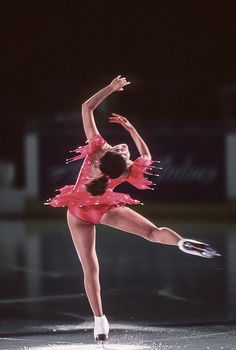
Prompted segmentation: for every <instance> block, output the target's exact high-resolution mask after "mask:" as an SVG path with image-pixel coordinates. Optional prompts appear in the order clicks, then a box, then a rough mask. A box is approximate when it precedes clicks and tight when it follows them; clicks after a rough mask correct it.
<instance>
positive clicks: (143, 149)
mask: <svg viewBox="0 0 236 350" xmlns="http://www.w3.org/2000/svg"><path fill="white" fill-rule="evenodd" d="M110 123H116V124H120V125H121V126H123V128H124V129H126V130H127V131H128V132H129V133H130V136H131V137H132V139H133V140H134V143H135V145H136V147H137V149H138V151H139V153H140V155H141V156H142V157H144V158H146V159H151V153H150V151H149V148H148V146H147V145H146V143H145V142H144V140H143V139H142V137H141V136H140V135H139V133H138V132H137V130H136V129H135V128H134V126H133V125H132V124H131V123H130V122H129V121H128V119H127V118H125V117H122V116H121V115H119V114H116V113H112V116H111V117H110Z"/></svg>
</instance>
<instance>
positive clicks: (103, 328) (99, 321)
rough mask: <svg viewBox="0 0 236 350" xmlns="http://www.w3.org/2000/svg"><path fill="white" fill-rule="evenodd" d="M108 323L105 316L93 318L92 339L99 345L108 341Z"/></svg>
mask: <svg viewBox="0 0 236 350" xmlns="http://www.w3.org/2000/svg"><path fill="white" fill-rule="evenodd" d="M108 333H109V323H108V321H107V318H106V316H105V315H103V316H101V317H96V316H94V338H95V340H96V341H98V342H99V343H102V344H103V343H104V342H105V341H106V340H107V339H108Z"/></svg>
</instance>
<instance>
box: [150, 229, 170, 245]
mask: <svg viewBox="0 0 236 350" xmlns="http://www.w3.org/2000/svg"><path fill="white" fill-rule="evenodd" d="M167 236H168V235H167V230H166V227H154V228H152V229H151V230H150V234H149V240H150V241H151V242H154V243H161V244H166V243H167V241H168V237H167Z"/></svg>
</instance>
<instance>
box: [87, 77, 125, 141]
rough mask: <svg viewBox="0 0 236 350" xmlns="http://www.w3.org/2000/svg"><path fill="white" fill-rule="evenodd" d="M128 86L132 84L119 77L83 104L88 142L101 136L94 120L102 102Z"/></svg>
mask: <svg viewBox="0 0 236 350" xmlns="http://www.w3.org/2000/svg"><path fill="white" fill-rule="evenodd" d="M128 84H130V82H128V81H126V78H122V77H121V76H120V75H118V76H117V77H116V78H115V79H114V80H112V82H111V83H110V84H109V85H107V86H105V87H104V88H103V89H101V90H100V91H98V92H97V93H96V94H95V95H93V96H92V97H90V98H89V99H88V100H87V101H85V102H84V103H83V104H82V120H83V126H84V132H85V135H86V137H87V139H88V140H90V139H91V138H92V137H94V136H95V135H98V134H99V132H98V129H97V126H96V123H95V120H94V114H93V111H94V110H95V109H96V108H97V106H98V105H99V104H100V103H101V102H102V101H104V100H105V98H106V97H108V96H109V95H111V94H112V93H113V92H114V91H122V90H124V86H126V85H128Z"/></svg>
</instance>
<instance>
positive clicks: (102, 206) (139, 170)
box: [45, 135, 155, 224]
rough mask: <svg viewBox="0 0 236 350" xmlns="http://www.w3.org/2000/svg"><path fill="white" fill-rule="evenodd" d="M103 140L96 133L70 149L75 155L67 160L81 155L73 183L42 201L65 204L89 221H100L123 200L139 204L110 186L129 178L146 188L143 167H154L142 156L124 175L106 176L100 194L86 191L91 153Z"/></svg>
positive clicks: (148, 187) (149, 182)
mask: <svg viewBox="0 0 236 350" xmlns="http://www.w3.org/2000/svg"><path fill="white" fill-rule="evenodd" d="M105 144H106V141H105V140H104V139H103V137H102V136H101V135H96V136H95V137H93V138H92V139H91V140H90V142H89V143H88V144H87V145H85V146H82V147H79V148H77V149H76V150H74V151H73V152H76V153H77V154H78V155H76V156H75V157H73V158H71V159H69V160H68V162H72V161H76V160H79V159H83V158H85V160H84V162H83V165H82V167H81V170H80V172H79V175H78V178H77V180H76V183H75V184H74V185H67V186H64V187H63V188H61V189H59V190H58V191H59V194H57V195H56V196H55V197H53V198H52V199H50V200H48V201H47V202H46V203H45V204H47V205H50V206H52V207H65V206H67V207H68V209H69V211H70V212H71V214H73V215H74V216H76V217H78V218H80V219H82V220H84V221H87V222H89V223H93V224H98V223H100V221H101V218H102V216H103V215H104V213H105V212H106V211H107V210H108V209H109V208H111V207H114V206H117V205H125V204H129V205H132V204H140V201H139V200H137V199H133V198H132V197H130V195H128V194H125V193H118V192H114V191H113V190H114V189H115V187H116V186H118V185H120V184H121V183H123V182H129V183H130V184H132V185H133V186H135V187H136V188H138V189H141V190H144V189H150V186H151V185H152V182H151V181H150V180H148V179H146V178H145V177H144V174H150V173H148V172H147V170H148V169H151V168H155V167H154V166H152V165H151V164H152V163H153V161H151V160H148V159H145V158H143V157H139V158H137V159H136V160H135V161H134V162H133V164H132V166H131V169H130V173H129V175H128V176H127V177H124V178H117V179H109V182H108V187H107V189H106V192H105V193H104V194H103V195H99V196H92V195H91V193H89V192H87V191H86V186H85V184H87V183H89V182H90V181H92V180H93V176H92V174H93V166H94V164H93V160H92V155H93V153H94V152H95V151H96V150H99V149H101V148H102V147H103V146H104V145H105Z"/></svg>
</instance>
